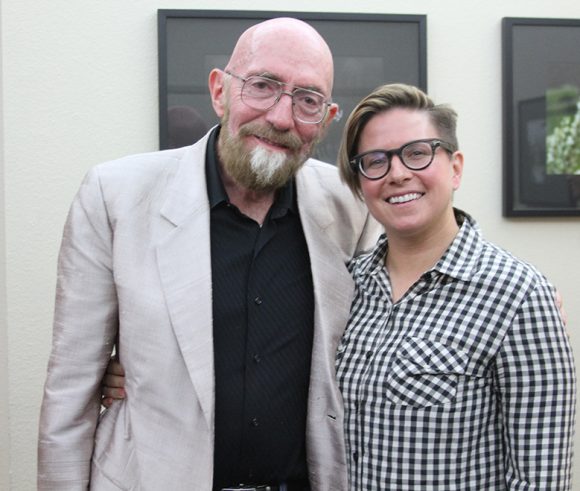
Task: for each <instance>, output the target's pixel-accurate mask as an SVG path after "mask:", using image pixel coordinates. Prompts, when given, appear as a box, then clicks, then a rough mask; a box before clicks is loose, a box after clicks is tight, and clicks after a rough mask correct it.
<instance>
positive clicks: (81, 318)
mask: <svg viewBox="0 0 580 491" xmlns="http://www.w3.org/2000/svg"><path fill="white" fill-rule="evenodd" d="M112 243H113V232H112V227H111V223H110V220H109V216H108V214H107V209H106V206H105V201H104V199H103V193H102V188H101V184H100V181H99V177H98V171H97V170H96V169H94V170H92V171H91V172H89V174H88V175H87V177H86V178H85V180H84V182H83V183H82V185H81V188H80V190H79V192H78V193H77V195H76V197H75V199H74V201H73V204H72V206H71V208H70V211H69V215H68V218H67V221H66V225H65V229H64V234H63V239H62V244H61V249H60V254H59V260H58V276H57V288H56V304H55V315H54V326H53V340H52V351H51V354H50V358H49V362H48V374H47V379H46V384H45V389H44V397H43V402H42V408H41V415H40V427H39V442H38V489H39V490H48V489H54V490H56V489H58V490H60V491H66V490H81V489H87V487H88V483H89V477H90V476H89V475H90V463H91V456H92V452H93V440H94V433H95V429H96V426H97V421H98V416H99V408H100V398H99V396H100V381H101V378H102V376H103V373H104V371H105V368H106V365H107V362H108V360H109V357H110V355H111V352H112V348H113V344H114V340H115V336H116V333H117V329H118V305H117V295H116V290H115V284H114V280H113V264H112Z"/></svg>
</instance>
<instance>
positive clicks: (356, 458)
mask: <svg viewBox="0 0 580 491" xmlns="http://www.w3.org/2000/svg"><path fill="white" fill-rule="evenodd" d="M352 460H354V461H355V462H358V452H353V453H352Z"/></svg>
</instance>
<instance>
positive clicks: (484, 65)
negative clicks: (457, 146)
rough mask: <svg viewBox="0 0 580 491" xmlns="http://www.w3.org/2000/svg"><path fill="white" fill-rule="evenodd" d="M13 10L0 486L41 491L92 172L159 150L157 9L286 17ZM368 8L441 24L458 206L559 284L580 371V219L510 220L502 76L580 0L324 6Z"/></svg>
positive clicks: (144, 5) (12, 6) (61, 6)
mask: <svg viewBox="0 0 580 491" xmlns="http://www.w3.org/2000/svg"><path fill="white" fill-rule="evenodd" d="M0 2H1V4H0V8H1V9H2V11H1V17H0V22H1V24H0V33H1V35H2V38H1V43H0V50H1V51H0V59H1V60H2V61H3V71H2V72H1V73H0V91H1V92H0V109H2V120H0V121H3V126H2V124H1V123H0V142H1V140H3V142H4V148H3V152H1V153H0V185H2V184H3V187H1V188H0V189H1V190H0V202H1V200H2V198H4V202H5V208H4V210H5V216H4V217H1V216H0V428H6V427H8V429H9V436H10V439H9V443H7V442H8V438H7V436H6V435H5V434H4V433H3V431H5V430H2V429H0V489H2V490H4V489H10V490H17V491H20V490H23V491H24V490H33V489H35V484H34V482H35V465H36V447H35V446H36V432H37V418H38V409H39V403H40V399H41V393H42V384H43V380H44V373H45V368H46V362H47V357H48V352H49V348H50V340H51V317H52V309H53V296H54V284H55V263H56V254H57V250H58V244H59V241H60V234H61V229H62V225H63V222H64V219H65V215H66V212H67V209H68V206H69V203H70V201H71V199H72V196H73V194H74V192H75V191H76V188H77V186H78V184H79V182H80V180H81V177H82V175H83V174H84V173H85V172H86V170H87V169H88V168H89V167H90V166H92V165H94V164H96V163H98V162H100V161H103V160H106V159H110V158H113V157H118V156H122V155H125V154H129V153H134V152H141V151H148V150H154V149H156V147H157V139H158V133H157V28H156V10H157V9H158V8H207V9H236V8H237V9H247V10H272V9H273V8H274V6H273V4H272V2H271V1H264V0H253V1H252V2H247V1H245V2H244V1H235V0H229V1H225V0H197V1H196V2H191V1H189V2H186V1H183V0H172V1H167V0H155V1H153V0H138V1H137V0H125V1H119V0H99V1H94V0H75V1H71V0H51V1H50V2H39V1H37V0H0ZM313 5H315V4H314V3H313V2H312V1H311V0H295V1H294V2H293V3H292V4H290V5H289V7H288V8H290V9H292V10H295V11H310V10H312V9H313ZM355 5H356V7H357V8H358V9H359V10H358V11H357V12H367V13H409V14H427V15H428V68H429V72H428V84H429V92H430V94H431V95H432V96H434V98H435V99H436V100H437V101H440V102H449V103H451V104H453V106H454V107H455V108H456V109H457V110H458V112H459V114H460V128H461V129H460V134H459V136H460V142H461V144H462V147H463V150H464V152H465V154H466V169H465V178H464V183H463V188H462V190H461V191H460V192H459V193H458V195H457V199H456V201H457V204H458V205H459V206H460V207H463V208H465V209H467V210H470V211H471V212H472V213H473V214H474V215H475V217H476V218H477V219H478V220H479V222H480V224H481V225H482V227H483V229H484V231H485V232H486V234H487V236H488V237H489V238H490V239H492V240H494V241H496V242H498V243H499V244H501V245H502V246H504V247H506V248H508V249H510V250H512V251H513V252H515V253H516V254H518V255H519V256H521V257H522V258H524V259H527V260H529V261H531V262H533V263H535V264H536V265H538V266H539V267H540V269H542V270H543V271H544V272H545V273H546V274H547V275H548V276H549V277H550V278H551V279H552V281H553V282H554V283H555V284H557V285H558V287H559V288H560V290H561V292H562V294H563V296H564V298H565V300H566V302H567V310H568V314H569V323H570V336H571V340H572V343H573V345H574V349H575V352H576V354H577V357H578V359H579V360H580V355H579V353H580V302H578V300H577V299H578V293H579V292H580V260H579V258H578V256H579V251H580V221H579V220H578V219H573V218H569V219H566V218H550V219H519V220H515V219H510V220H507V219H504V218H502V216H501V188H502V184H501V156H502V153H501V143H502V133H501V126H502V124H501V123H502V120H501V66H500V21H501V18H502V17H507V16H510V17H563V18H580V2H578V0H552V1H550V2H547V1H546V0H511V1H509V2H506V1H505V0H485V1H477V0H472V1H469V2H466V1H464V0H440V1H438V2H434V1H432V0H431V1H430V0H390V1H389V2H386V1H384V0H380V1H375V0H361V1H359V2H356V3H353V2H352V1H346V0H333V1H332V2H327V3H326V5H324V4H323V2H318V3H316V7H315V8H316V9H318V10H325V11H335V12H337V11H343V12H352V11H353V7H354V6H355ZM2 164H3V167H2ZM2 218H3V219H4V221H5V223H4V227H2ZM3 232H5V250H3V247H2V243H3V242H2V237H3ZM4 282H5V287H4ZM4 293H6V297H7V302H6V304H7V311H6V319H5V316H4V314H3V313H4V309H3V307H4V305H3V296H4V295H3V294H4ZM5 320H6V321H7V326H8V328H7V330H6V331H5V330H4V321H5ZM6 365H8V366H9V371H7V370H6ZM6 403H8V410H9V413H8V414H6V413H7V411H6V410H5V409H4V408H5V406H6ZM578 438H580V436H579V437H578ZM578 438H577V440H578ZM8 445H9V450H10V461H8V459H7V458H5V453H6V448H7V446H8ZM577 453H578V452H577ZM576 460H577V463H576V467H575V468H576V472H575V474H576V475H577V476H578V474H579V472H580V457H579V458H577V459H576ZM8 462H9V463H8ZM9 478H10V480H11V481H10V482H11V484H10V486H9V487H8V485H7V484H6V482H7V480H8V479H9ZM575 489H577V490H580V477H578V478H577V479H576V487H575Z"/></svg>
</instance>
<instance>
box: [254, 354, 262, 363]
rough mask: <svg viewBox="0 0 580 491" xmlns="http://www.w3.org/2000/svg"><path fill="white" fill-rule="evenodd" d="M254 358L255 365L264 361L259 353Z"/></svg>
mask: <svg viewBox="0 0 580 491" xmlns="http://www.w3.org/2000/svg"><path fill="white" fill-rule="evenodd" d="M252 358H253V359H254V363H260V362H261V361H262V357H261V356H260V355H258V354H257V353H256V354H255V355H254V356H253V357H252Z"/></svg>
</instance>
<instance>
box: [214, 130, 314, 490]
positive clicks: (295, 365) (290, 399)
mask: <svg viewBox="0 0 580 491" xmlns="http://www.w3.org/2000/svg"><path fill="white" fill-rule="evenodd" d="M218 132H219V128H218V129H217V130H216V131H214V132H213V134H212V136H211V137H210V139H209V142H208V148H207V158H206V173H207V189H208V196H209V200H210V205H211V255H212V257H211V264H212V282H213V292H212V295H213V335H214V353H215V355H214V356H215V383H216V400H215V403H216V413H215V453H214V489H220V488H221V487H224V486H229V485H233V484H238V483H246V484H247V483H255V484H262V483H272V482H274V483H276V482H282V481H287V480H294V479H307V469H306V452H305V432H306V408H307V400H308V386H309V377H310V358H311V353H312V336H313V326H314V294H313V286H312V276H311V270H310V260H309V255H308V248H307V245H306V240H305V238H304V232H303V230H302V225H301V223H300V216H299V214H298V208H297V203H296V196H295V191H294V184H293V183H289V184H288V185H287V186H286V187H284V188H283V189H281V190H280V191H279V192H278V195H277V197H276V200H275V202H274V204H273V206H272V208H271V209H270V211H269V213H268V215H267V217H266V219H265V221H264V223H263V225H262V226H260V225H259V224H258V223H256V222H255V221H254V220H252V219H250V218H248V217H247V216H245V215H243V214H242V213H241V212H240V211H239V210H238V209H237V207H236V206H234V205H233V204H231V203H230V202H229V200H228V197H227V194H226V192H225V190H224V187H223V184H222V181H221V178H220V175H219V172H218V160H217V155H216V152H215V143H216V141H217V134H218Z"/></svg>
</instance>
